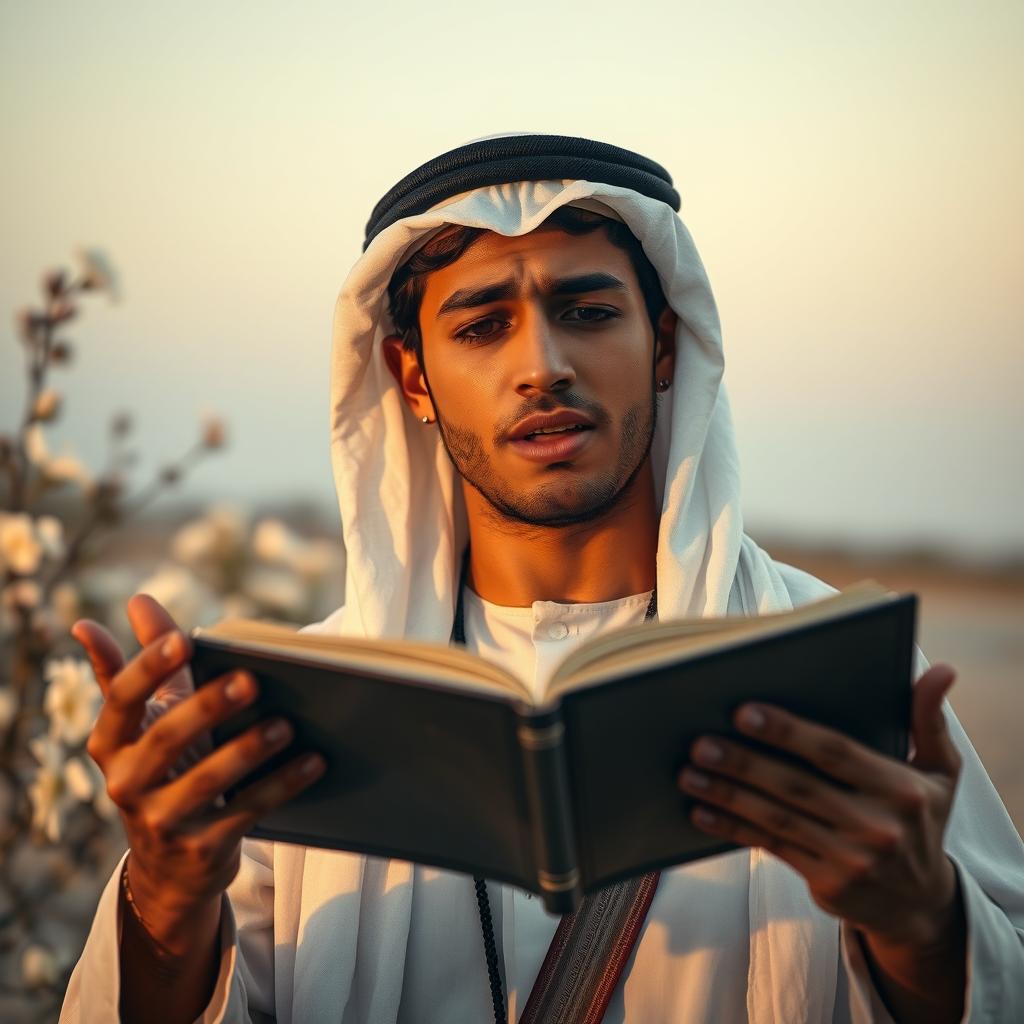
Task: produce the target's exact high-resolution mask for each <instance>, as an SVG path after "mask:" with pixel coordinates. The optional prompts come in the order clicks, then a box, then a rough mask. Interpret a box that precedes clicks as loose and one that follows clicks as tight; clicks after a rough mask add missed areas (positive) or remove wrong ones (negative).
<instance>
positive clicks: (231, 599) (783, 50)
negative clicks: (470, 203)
mask: <svg viewBox="0 0 1024 1024" xmlns="http://www.w3.org/2000/svg"><path fill="white" fill-rule="evenodd" d="M625 11H626V9H625V8H623V6H622V5H621V4H611V3H605V2H589V3H587V4H585V5H584V4H581V3H577V2H575V0H568V2H566V3H563V4H560V5H557V6H555V7H551V6H550V5H546V4H541V3H540V2H539V0H522V2H518V3H516V4H515V5H514V6H513V7H508V6H506V7H504V8H490V7H487V6H486V5H481V4H479V3H470V2H464V0H455V2H451V3H447V4H445V5H443V6H442V7H437V6H434V7H429V6H424V5H422V4H417V3H413V2H411V0H390V2H389V0H384V2H380V3H375V4H372V5H339V4H335V3H302V4H296V5H288V6H287V7H286V6H285V5H278V4H265V3H245V4H241V3H230V2H220V3H212V4H211V3H202V4H200V3H193V2H185V3H178V4H174V5H167V4H157V3H137V2H136V3H127V2H113V0H110V2H100V3H98V4H90V5H82V4H76V3H70V2H62V0H54V2H50V3H47V4H38V3H31V2H28V0H6V2H4V3H3V4H0V124H2V127H3V138H4V147H3V151H4V162H3V171H2V182H3V186H2V189H0V311H2V313H3V315H4V316H5V317H8V318H9V319H7V320H6V322H7V323H8V324H9V325H10V326H9V328H7V329H6V330H5V336H4V337H3V338H2V339H0V412H2V415H0V435H2V439H3V440H0V455H2V456H3V458H5V459H9V460H11V464H14V462H16V461H17V460H18V459H21V464H22V465H23V466H24V467H25V468H26V470H28V469H31V470H32V472H34V473H35V478H37V483H36V485H31V486H30V481H29V479H28V473H27V472H26V474H23V476H24V477H25V479H23V480H21V482H20V483H19V482H18V481H17V480H15V477H14V476H11V475H10V474H8V477H7V491H6V492H4V491H3V490H0V496H2V495H4V494H5V493H6V498H3V500H2V501H0V514H2V515H6V516H7V517H8V518H6V519H4V520H2V521H0V574H5V575H2V576H0V578H2V579H3V581H4V585H5V586H6V590H5V592H4V593H5V595H6V596H5V598H4V602H5V603H4V605H3V610H2V612H0V614H2V615H3V616H4V617H3V618H2V619H0V632H2V631H5V632H2V635H0V642H2V643H3V644H4V645H5V646H4V648H3V650H4V659H5V661H4V664H3V665H2V666H0V672H2V673H3V676H2V677H0V684H8V685H7V691H8V697H6V698H0V725H3V727H4V729H7V730H8V733H7V739H6V740H5V746H4V748H3V749H4V758H5V759H6V760H5V761H4V765H5V766H6V767H5V769H4V778H5V779H6V782H5V785H6V786H7V789H8V790H10V792H9V793H8V792H7V790H4V791H0V802H2V804H3V806H2V807H0V811H2V812H3V814H2V819H3V820H5V821H6V828H7V833H6V835H7V838H5V839H3V840H2V842H3V843H4V844H6V845H5V846H4V853H3V857H2V858H0V957H2V958H3V961H2V965H0V1017H2V1018H3V1019H5V1020H8V1019H10V1020H15V1019H26V1020H28V1019H35V1017H33V1014H35V1016H36V1017H38V1019H51V1017H52V1012H53V1005H54V1004H55V1002H59V998H60V996H61V995H62V994H63V991H64V986H65V985H66V979H67V973H68V971H69V970H70V966H71V965H73V962H74V960H75V958H76V957H77V955H78V951H79V950H80V948H81V941H82V937H83V936H84V931H83V930H82V929H83V928H84V927H85V926H86V925H87V923H88V920H89V918H90V917H91V909H92V908H94V906H95V899H96V895H97V893H98V888H97V887H98V886H99V885H100V884H101V883H102V881H103V880H104V879H105V877H106V872H107V871H109V866H110V864H111V863H112V860H111V858H112V857H114V856H116V854H117V853H118V852H119V847H118V842H117V839H116V830H113V829H112V827H111V826H110V825H109V818H110V809H109V808H107V807H104V806H103V802H102V794H101V792H100V787H99V785H98V782H97V780H96V779H95V778H94V777H93V776H91V775H89V771H90V769H89V767H88V764H87V761H86V759H85V758H84V756H83V755H82V752H81V740H82V738H83V737H82V735H79V733H80V732H81V730H80V729H77V728H75V727H72V725H71V724H69V723H72V722H73V721H74V719H73V715H74V713H75V712H74V709H75V708H76V707H78V706H79V705H84V706H87V707H88V706H91V705H90V702H91V701H94V700H95V695H94V694H93V692H92V691H91V690H90V689H89V686H90V681H89V679H88V678H87V673H86V672H85V670H84V669H83V668H82V667H81V664H80V663H78V662H76V661H74V660H69V659H75V658H76V657H77V653H78V651H77V648H76V646H75V645H74V644H73V643H71V642H69V641H68V639H67V636H66V629H67V626H68V625H69V624H70V622H71V621H73V619H74V616H75V615H76V614H79V613H82V612H83V611H86V612H89V613H90V614H94V615H96V616H98V617H103V618H104V620H105V621H108V622H110V623H111V625H112V626H113V627H114V628H115V629H119V630H121V631H122V634H124V632H125V623H124V621H123V613H122V612H121V610H120V609H121V606H122V605H123V600H124V598H126V597H127V596H128V595H129V594H131V593H132V592H133V591H134V590H136V589H138V588H139V587H142V586H145V587H146V588H147V589H149V590H150V591H151V592H153V593H156V594H158V595H160V596H162V597H163V598H164V599H165V600H166V601H168V602H169V603H172V604H173V603H174V602H178V604H177V605H176V606H175V607H176V608H177V610H178V613H179V615H180V616H181V619H182V620H183V621H189V620H190V619H191V620H192V621H196V622H199V621H209V620H211V619H213V618H217V617H219V616H220V615H222V614H225V613H227V612H231V611H242V612H244V613H254V614H266V615H273V616H274V617H279V618H285V619H289V620H291V621H295V622H303V621H309V620H310V619H311V618H313V617H316V616H319V615H320V614H323V613H324V611H326V610H330V608H331V607H333V605H334V604H335V603H337V601H338V600H340V591H339V589H338V585H339V583H340V580H339V576H340V574H341V567H342V566H343V564H344V555H343V552H341V550H340V548H339V546H338V543H337V542H338V538H339V527H338V520H337V510H336V503H335V497H334V489H333V483H332V479H331V472H330V464H329V457H328V408H327V396H328V355H329V342H330V321H331V314H332V310H333V304H334V299H335V296H336V293H337V291H338V288H339V286H340V284H341V282H342V281H343V279H344V277H345V275H346V273H347V272H348V270H349V268H350V267H351V265H352V264H353V262H354V261H355V259H356V258H357V257H358V255H359V252H360V246H361V240H362V232H363V226H364V224H365V221H366V219H367V218H368V216H369V213H370V210H371V208H372V207H373V205H374V203H375V202H376V201H377V199H378V198H379V197H380V196H381V195H382V194H383V193H384V191H385V190H386V189H387V188H388V187H389V186H390V185H391V184H393V183H394V182H395V181H397V180H398V179H399V178H400V177H402V176H403V175H404V174H405V173H407V172H408V171H409V170H411V169H412V168H413V167H415V166H417V165H418V164H419V163H421V162H423V161H424V160H426V159H428V158H430V157H431V156H434V155H437V154H438V153H441V152H443V151H445V150H447V149H450V148H453V147H455V146H457V145H459V144H461V143H463V142H465V141H467V140H469V139H472V138H476V137H479V136H483V135H489V134H493V133H495V132H501V131H519V130H531V131H542V132H551V133H563V134H574V135H584V136H590V137H593V138H597V139H601V140H604V141H608V142H613V143H616V144H619V145H622V146H625V147H628V148H631V149H634V150H636V151H639V152H641V153H643V154H645V155H648V156H651V157H653V158H654V159H656V160H658V161H659V162H660V163H662V164H663V165H664V166H666V167H667V168H668V169H669V170H670V171H671V173H672V175H673V177H674V179H675V183H676V186H677V188H678V190H679V192H680V193H681V195H682V201H683V206H682V212H681V216H682V217H683V220H684V221H685V222H686V224H687V226H688V227H689V228H690V230H691V232H692V233H693V235H694V237H695V239H696V242H697V245H698V248H699V250H700V251H701V253H702V255H703V258H704V261H705V264H706V266H707V269H708V273H709V276H710V279H711V282H712V285H713V287H714V289H715V293H716V296H717V299H718V303H719V308H720V311H721V315H722V321H723V325H724V335H725V343H726V353H727V372H726V381H727V385H728V388H729V392H730V397H731V400H732V406H733V411H734V417H735V420H736V426H737V431H738V438H739V447H740V456H741V460H742V468H743V475H744V484H745V499H744V500H745V513H746V521H747V527H748V532H750V533H751V534H752V535H753V536H754V537H755V538H756V539H758V540H759V542H760V543H761V544H762V546H764V547H766V548H767V549H768V550H769V551H771V552H772V553H773V554H774V555H776V557H779V558H781V559H783V560H785V561H789V562H792V563H794V564H797V565H800V566H801V567H803V568H805V569H808V570H809V571H811V572H813V573H815V574H816V575H819V576H821V577H822V578H824V579H826V580H828V581H829V582H831V583H833V584H835V585H842V584H844V583H846V582H850V581H852V580H855V579H859V578H861V577H863V576H873V577H875V578H877V579H879V580H881V581H883V582H885V583H887V584H889V585H890V586H893V587H895V588H898V589H913V590H916V591H917V592H918V593H919V594H920V595H921V598H922V612H921V625H920V642H921V644H922V646H923V648H924V650H925V653H926V654H927V655H928V656H929V658H930V659H931V660H932V661H937V660H947V661H950V662H952V663H953V664H954V665H955V666H956V667H957V668H958V669H959V681H958V683H957V685H956V686H955V688H954V690H953V693H952V697H951V700H952V703H953V706H954V708H955V709H956V711H957V713H958V714H959V716H960V717H961V719H962V721H963V722H964V724H965V726H966V727H967V730H968V732H969V734H970V736H971V738H972V740H973V742H974V743H975V745H976V747H977V748H978V750H979V752H980V754H981V756H982V759H983V760H984V762H985V764H986V767H987V768H988V770H989V772H990V774H991V775H992V778H993V780H994V781H995V782H996V785H997V787H998V788H999V790H1000V793H1001V795H1002V796H1003V799H1004V801H1005V802H1006V804H1007V807H1008V809H1009V811H1010V813H1011V815H1012V817H1013V819H1014V821H1015V823H1016V824H1017V826H1018V828H1020V827H1021V825H1022V823H1024V768H1022V767H1021V760H1020V757H1019V753H1015V751H1014V744H1015V743H1016V742H1017V735H1018V733H1019V729H1020V723H1021V713H1022V708H1024V700H1022V690H1021V685H1022V683H1024V672H1022V665H1024V629H1022V625H1024V516H1022V515H1021V509H1022V507H1024V472H1022V470H1021V461H1020V452H1019V448H1020V441H1021V438H1022V436H1024V429H1022V428H1024V403H1022V402H1021V400H1020V394H1021V388H1022V384H1024V344H1022V342H1024V307H1022V300H1021V297H1020V296H1021V290H1022V289H1021V270H1022V267H1024V230H1022V229H1024V191H1022V189H1021V187H1020V182H1021V181H1022V180H1024V135H1022V133H1021V131H1020V124H1021V123H1022V116H1024V64H1022V62H1021V61H1020V59H1019V54H1020V49H1021V44H1022V42H1024V7H1022V6H1021V5H1020V4H1019V3H1014V2H1010V0H1006V2H1003V0H986V2H982V3H973V4H968V3H966V2H964V3H944V4H941V5H940V4H935V3H931V2H923V0H918V2H915V0H907V2H904V3H901V4H897V5H894V4H891V3H881V2H875V0H866V2H863V3H860V4H857V5H850V4H845V3H835V2H820V3H815V4H809V3H792V2H791V3H786V2H783V3H777V4H772V5H762V4H757V3H735V2H733V3H729V2H724V3H719V4H715V5H708V4H704V3H702V4H697V3H690V2H686V0H673V2H672V3H667V2H666V3H658V2H650V0H642V2H641V3H638V4H632V5H630V6H629V7H628V17H627V16H626V13H625ZM59 268H66V269H65V271H64V273H63V275H62V276H58V275H57V274H56V273H55V272H56V271H57V270H58V269H59ZM43 275H48V276H45V277H44V276H43ZM41 279H42V283H41ZM69 309H70V310H71V311H72V312H71V313H68V310H69ZM61 346H64V347H63V348H62V347H61ZM33 366H35V367H36V369H37V370H38V371H39V373H37V375H36V377H35V378H33V377H32V376H31V370H32V367H33ZM40 367H45V372H43V371H42V370H40V369H39V368H40ZM40 373H42V376H40V375H39V374H40ZM33 380H34V383H33ZM33 389H34V390H33ZM27 402H28V406H27V405H26V403H27ZM26 408H28V412H27V413H26V411H25V410H26ZM4 444H6V446H7V447H6V448H4V447H3V445H4ZM5 452H6V454H4V453H5ZM3 486H4V484H2V483H0V488H2V487H3ZM4 510H6V511H4ZM24 516H28V517H29V518H28V519H27V520H26V519H24V518H19V517H24ZM4 531H6V532H4ZM33 545H35V547H33ZM33 552H35V554H33ZM32 585H35V586H36V588H37V589H36V591H33V590H32ZM54 664H57V666H58V667H57V668H54ZM54 680H57V682H56V683H55V682H54ZM51 691H52V693H53V694H54V695H53V696H51V697H47V694H48V693H49V692H51ZM0 692H4V690H3V686H0ZM76 701H78V704H76V703H75V702H76ZM5 702H6V703H5ZM5 707H6V708H7V709H8V710H7V711H5V710H4V708H5ZM62 716H63V717H62ZM44 738H45V739H47V741H48V743H49V744H50V745H49V746H47V747H46V748H45V749H44V748H43V745H42V744H41V743H40V742H35V746H30V742H31V741H33V740H35V741H39V740H41V739H44ZM76 744H77V746H76ZM19 751H20V753H19ZM19 757H20V758H21V760H20V761H19V760H18V759H19ZM76 762H77V763H78V764H79V765H81V771H79V770H78V769H77V768H74V769H73V770H72V769H69V767H68V766H69V765H71V766H72V767H73V766H74V764H75V763H76ZM47 773H49V774H47ZM69 773H70V774H69ZM41 780H42V781H41ZM76 780H77V781H76ZM43 782H45V783H46V786H48V787H49V788H46V786H44V785H43ZM87 783H88V785H87ZM33 787H34V788H33ZM26 801H27V802H26ZM83 808H88V811H87V813H86V811H85V810H83ZM83 815H84V817H83ZM76 829H77V830H78V831H77V832H76V831H75V830H76ZM55 836H56V838H54V837H55ZM111 837H113V838H111ZM69 851H70V852H69ZM19 858H20V860H19ZM46 858H49V860H48V861H47V860H46ZM44 862H45V865H46V866H45V868H44V867H43V866H41V865H44ZM51 862H52V863H51ZM33 872H34V875H33ZM30 875H31V876H32V878H34V879H35V880H34V881H31V882H26V879H27V878H29V876H30ZM55 879H56V880H57V882H56V884H55V882H54V880H55ZM33 887H34V888H33ZM44 890H46V891H52V892H57V893H60V894H62V899H64V901H65V904H64V909H63V910H61V911H60V912H59V913H58V912H54V913H50V914H46V915H42V914H40V913H36V912H33V911H32V909H31V906H32V899H34V898H35V897H34V896H33V893H36V894H38V893H40V892H42V891H44ZM43 917H45V918H46V921H43V920H42V918H43ZM55 920H56V921H57V925H54V924H53V922H54V921H55ZM47 1000H49V1002H47ZM47 1014H50V1016H47Z"/></svg>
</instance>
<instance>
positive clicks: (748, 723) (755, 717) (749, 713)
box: [736, 704, 767, 730]
mask: <svg viewBox="0 0 1024 1024" xmlns="http://www.w3.org/2000/svg"><path fill="white" fill-rule="evenodd" d="M736 718H737V721H738V722H739V724H740V725H742V726H745V727H746V728H747V729H754V730H757V729H763V728H764V724H765V722H766V721H767V719H766V718H765V716H764V712H763V711H761V710H760V709H758V708H755V707H752V706H751V705H749V704H748V705H747V706H746V707H743V708H741V709H740V713H739V714H738V715H737V716H736Z"/></svg>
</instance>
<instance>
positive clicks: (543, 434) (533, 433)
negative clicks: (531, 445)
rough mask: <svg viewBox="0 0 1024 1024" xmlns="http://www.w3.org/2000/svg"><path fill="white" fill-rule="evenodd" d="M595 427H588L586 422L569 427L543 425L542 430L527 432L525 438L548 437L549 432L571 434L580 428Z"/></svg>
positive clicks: (590, 428)
mask: <svg viewBox="0 0 1024 1024" xmlns="http://www.w3.org/2000/svg"><path fill="white" fill-rule="evenodd" d="M593 429H594V428H593V427H588V426H587V425H586V424H585V423H573V424H571V425H570V426H568V427H542V428H541V429H540V430H533V431H531V432H530V433H529V434H525V435H524V436H523V440H524V441H533V440H536V439H537V438H538V437H546V436H547V435H549V434H571V433H575V432H577V431H580V430H593Z"/></svg>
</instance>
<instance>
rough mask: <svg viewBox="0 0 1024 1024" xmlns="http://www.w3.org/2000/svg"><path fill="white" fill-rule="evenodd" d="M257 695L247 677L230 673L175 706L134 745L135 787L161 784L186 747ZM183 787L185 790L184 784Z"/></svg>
mask: <svg viewBox="0 0 1024 1024" xmlns="http://www.w3.org/2000/svg"><path fill="white" fill-rule="evenodd" d="M258 692H259V687H258V685H257V683H256V680H255V678H254V677H253V676H252V675H251V674H250V673H248V672H230V673H228V674H226V675H223V676H220V677H219V678H217V679H214V680H211V681H210V682H209V683H207V684H206V685H205V686H201V687H200V688H199V691H198V692H197V693H195V694H193V695H192V696H191V697H187V698H186V699H185V700H183V701H182V702H181V703H180V704H175V705H174V706H173V707H172V708H171V709H170V710H169V711H167V712H166V713H165V714H164V715H161V717H160V718H158V719H157V720H156V721H155V722H153V724H152V725H150V726H149V728H148V729H146V731H145V733H144V734H143V735H142V736H141V737H140V739H139V742H138V743H137V744H136V748H135V751H134V752H133V753H134V757H133V763H132V774H133V777H134V779H135V781H136V783H137V784H138V786H139V787H140V788H141V789H143V790H146V789H149V788H150V787H151V786H155V785H157V784H158V783H160V782H163V780H164V779H165V778H166V777H167V773H168V772H169V771H170V769H171V767H172V766H173V765H174V764H175V763H176V762H177V761H178V759H179V758H180V757H181V756H182V754H183V753H184V752H185V751H186V750H187V749H188V748H189V747H190V746H192V745H193V744H195V743H196V742H197V740H198V739H199V738H200V737H202V736H204V735H206V734H207V733H209V731H210V730H211V729H212V728H213V727H214V726H216V725H219V724H220V723H221V722H223V721H225V720H226V719H228V718H230V717H231V716H232V715H233V714H235V713H236V712H238V711H240V710H241V709H242V708H244V707H246V706H248V705H249V704H251V703H252V702H253V701H254V700H255V699H256V695H257V693H258ZM237 742H238V739H237V738H236V739H234V740H231V741H230V742H228V743H227V744H225V745H224V747H223V748H221V749H229V748H230V749H232V750H235V749H237V748H235V746H234V744H236V743H237ZM244 749H249V748H244ZM212 756H216V755H207V757H205V758H203V759H202V761H200V762H199V765H203V764H206V763H207V762H208V761H209V760H210V757H212ZM215 763H219V762H215ZM196 768H198V765H197V766H196V767H194V768H191V769H189V770H188V771H187V772H185V773H184V774H183V775H182V776H181V778H180V780H177V781H181V782H184V780H185V779H187V778H189V776H191V775H192V772H193V771H195V770H196ZM176 784H177V782H175V783H173V784H171V785H176ZM185 785H186V788H187V786H188V783H186V784H185ZM218 792H219V791H218ZM216 795H217V793H214V796H216Z"/></svg>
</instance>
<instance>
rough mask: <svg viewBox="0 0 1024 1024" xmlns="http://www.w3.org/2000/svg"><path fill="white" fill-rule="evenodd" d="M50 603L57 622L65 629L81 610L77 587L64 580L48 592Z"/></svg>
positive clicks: (71, 623) (77, 616)
mask: <svg viewBox="0 0 1024 1024" xmlns="http://www.w3.org/2000/svg"><path fill="white" fill-rule="evenodd" d="M50 604H51V605H52V606H53V612H54V615H55V617H56V621H57V623H58V624H59V625H60V627H61V628H62V629H63V630H65V631H67V630H69V629H70V628H71V627H72V626H73V625H74V624H75V620H76V619H78V618H79V616H80V614H81V611H82V603H81V600H80V599H79V596H78V589H77V588H76V587H75V585H74V584H73V583H69V582H68V581H66V580H65V581H64V582H63V583H58V584H57V585H56V586H55V587H54V588H53V590H52V592H51V593H50Z"/></svg>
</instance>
